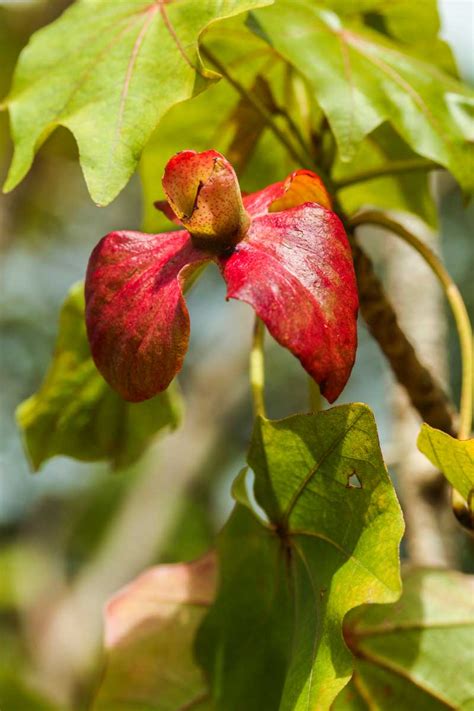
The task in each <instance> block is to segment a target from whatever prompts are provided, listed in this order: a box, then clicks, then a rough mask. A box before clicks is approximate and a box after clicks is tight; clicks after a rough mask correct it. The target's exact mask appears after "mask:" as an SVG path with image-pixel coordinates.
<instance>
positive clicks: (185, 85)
mask: <svg viewBox="0 0 474 711" xmlns="http://www.w3.org/2000/svg"><path fill="white" fill-rule="evenodd" d="M269 2H272V0H199V2H196V0H178V1H177V2H176V1H174V2H173V1H172V2H162V1H161V0H160V1H159V2H151V1H150V0H120V1H119V2H111V1H110V0H78V1H77V2H75V3H74V4H73V5H72V6H71V7H70V8H68V9H67V10H66V11H65V12H64V13H63V15H62V16H61V17H60V18H59V19H58V20H56V22H54V23H52V24H51V25H49V26H47V27H45V28H43V29H41V30H40V31H39V32H37V33H36V34H35V35H33V37H32V39H31V40H30V42H29V44H28V45H27V46H26V47H25V49H24V50H23V52H22V53H21V56H20V59H19V62H18V65H17V68H16V71H15V75H14V80H13V86H12V90H11V92H10V95H9V97H8V99H7V102H6V104H7V106H8V108H9V111H10V119H11V132H12V137H13V141H14V144H15V152H14V156H13V161H12V165H11V168H10V172H9V175H8V178H7V181H6V183H5V190H11V189H12V188H14V187H15V186H16V185H17V184H18V183H19V182H20V180H22V178H23V177H24V176H25V174H26V173H27V172H28V170H29V168H30V166H31V163H32V161H33V156H34V154H35V152H36V151H37V150H38V148H39V147H40V146H41V144H42V143H43V142H44V140H45V139H46V138H47V137H48V136H49V134H50V133H51V132H52V131H53V130H54V129H55V128H56V126H59V125H61V126H65V127H66V128H68V129H69V130H70V131H72V133H73V134H74V136H75V138H76V141H77V144H78V147H79V155H80V161H81V165H82V168H83V171H84V175H85V178H86V181H87V185H88V187H89V191H90V193H91V196H92V198H93V199H94V200H95V201H96V202H97V203H98V204H100V205H106V204H107V203H109V202H110V201H111V200H113V198H114V197H115V196H116V195H117V194H118V193H119V192H120V190H121V189H122V188H123V187H124V185H125V184H126V183H127V181H128V179H129V178H130V176H131V175H132V173H133V171H134V170H135V167H136V165H137V161H138V159H139V158H140V154H141V152H142V150H143V148H144V146H145V144H146V143H147V141H148V139H149V138H150V136H151V134H152V132H153V130H154V129H155V127H156V126H157V124H158V122H159V121H160V119H161V117H162V116H163V115H164V114H165V112H166V111H168V109H170V108H171V107H172V106H173V105H174V104H176V103H178V102H180V101H184V100H185V99H189V98H190V97H192V96H194V95H195V94H198V93H199V92H200V91H202V90H203V89H204V88H206V86H208V85H209V83H210V82H211V81H213V80H215V79H216V78H218V75H216V74H214V73H213V72H209V71H208V70H206V69H205V68H204V66H203V63H202V61H201V58H200V55H199V48H198V45H199V38H200V35H201V33H202V32H203V30H204V29H205V28H206V27H208V26H209V25H210V24H211V23H212V22H215V21H216V20H219V19H221V18H225V17H230V16H233V15H237V14H239V13H241V12H245V11H247V10H249V9H251V8H255V7H260V6H262V5H267V4H269Z"/></svg>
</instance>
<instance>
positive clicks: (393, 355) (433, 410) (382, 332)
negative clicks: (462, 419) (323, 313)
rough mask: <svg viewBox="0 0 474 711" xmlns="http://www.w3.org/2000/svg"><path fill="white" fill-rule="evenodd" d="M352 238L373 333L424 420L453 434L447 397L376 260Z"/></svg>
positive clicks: (363, 301)
mask: <svg viewBox="0 0 474 711" xmlns="http://www.w3.org/2000/svg"><path fill="white" fill-rule="evenodd" d="M350 239H351V247H352V253H353V257H354V266H355V270H356V276H357V283H358V287H359V299H360V311H361V314H362V317H363V318H364V320H365V322H366V323H367V326H368V328H369V331H370V333H371V334H372V336H373V337H374V338H375V340H376V341H377V343H378V344H379V346H380V348H381V350H382V352H383V354H384V355H385V357H386V358H387V360H388V361H389V363H390V367H391V368H392V370H393V372H394V374H395V377H396V378H397V380H398V382H399V383H400V384H401V385H403V387H404V388H405V390H406V391H407V394H408V396H409V398H410V401H411V403H412V405H413V407H414V408H415V409H416V410H417V411H418V413H419V414H420V416H421V418H422V419H423V420H424V421H425V422H427V423H428V424H429V425H431V426H432V427H436V428H437V429H440V430H443V432H447V433H448V434H451V435H453V434H454V425H453V416H452V413H451V410H450V406H449V401H448V398H447V396H446V394H445V393H444V391H443V389H442V388H441V386H440V385H439V384H438V383H437V382H436V380H435V379H434V378H433V376H432V375H431V373H430V372H429V370H428V369H427V368H425V366H424V365H423V364H422V363H421V362H420V361H419V360H418V356H417V354H416V352H415V349H414V348H413V346H412V344H411V343H410V341H409V340H408V338H407V337H406V336H405V334H404V332H403V331H402V329H401V328H400V326H399V324H398V319H397V315H396V313H395V311H394V310H393V307H392V305H391V303H390V302H389V300H388V299H387V297H386V295H385V291H384V289H383V286H382V284H381V282H380V280H379V278H378V277H377V275H376V274H375V271H374V266H373V264H372V260H371V259H370V257H369V256H368V255H367V254H366V253H365V252H364V250H363V249H362V248H361V246H360V245H359V244H358V242H357V241H356V239H355V237H354V235H353V234H352V235H351V237H350Z"/></svg>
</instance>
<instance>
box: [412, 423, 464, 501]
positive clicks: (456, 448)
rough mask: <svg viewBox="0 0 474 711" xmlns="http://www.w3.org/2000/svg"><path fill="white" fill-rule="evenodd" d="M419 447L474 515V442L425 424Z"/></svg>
mask: <svg viewBox="0 0 474 711" xmlns="http://www.w3.org/2000/svg"><path fill="white" fill-rule="evenodd" d="M417 445H418V449H419V450H420V452H423V454H424V455H425V456H426V457H428V459H429V460H430V462H431V463H432V464H434V466H435V467H437V468H438V469H439V470H440V471H442V472H443V474H444V476H445V477H446V479H447V480H448V481H449V483H450V484H451V486H452V487H454V488H455V489H456V490H457V491H459V493H460V494H461V496H462V497H463V498H464V499H465V500H466V501H467V502H468V505H469V509H470V510H471V512H472V513H474V439H456V438H455V437H451V436H450V435H448V434H446V432H441V430H436V429H434V428H433V427H430V426H429V425H427V424H426V423H423V425H422V426H421V431H420V434H419V435H418V442H417Z"/></svg>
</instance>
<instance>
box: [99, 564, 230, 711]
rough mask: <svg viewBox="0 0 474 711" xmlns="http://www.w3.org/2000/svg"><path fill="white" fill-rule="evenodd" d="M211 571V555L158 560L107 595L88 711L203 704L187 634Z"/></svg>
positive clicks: (206, 601) (203, 602) (180, 709)
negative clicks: (100, 659)
mask: <svg viewBox="0 0 474 711" xmlns="http://www.w3.org/2000/svg"><path fill="white" fill-rule="evenodd" d="M215 578H216V565H215V558H214V556H213V555H212V554H210V555H207V556H205V557H204V558H201V559H199V560H197V561H195V562H193V563H175V564H172V565H158V566H155V567H154V568H150V569H149V570H147V571H145V572H144V573H142V574H141V575H140V576H139V577H138V578H136V580H134V581H133V582H132V583H130V584H129V585H127V586H126V587H125V588H124V589H123V590H121V591H119V592H118V593H117V594H116V595H115V596H114V597H113V598H112V599H111V600H110V601H109V602H108V604H107V607H106V610H105V644H106V651H107V661H106V667H105V671H104V674H103V676H102V680H101V684H100V688H99V691H98V694H97V698H96V700H95V703H94V704H93V707H92V709H93V711H184V710H185V709H193V711H211V708H212V706H211V701H210V698H209V690H208V686H207V683H206V680H205V678H204V676H203V674H202V671H201V670H200V669H199V667H198V666H197V664H196V662H195V660H194V658H193V639H194V635H195V633H196V629H197V627H198V625H199V624H200V622H201V620H202V617H203V615H204V614H205V612H206V610H207V608H208V606H209V605H210V604H211V602H212V600H213V597H214V588H215Z"/></svg>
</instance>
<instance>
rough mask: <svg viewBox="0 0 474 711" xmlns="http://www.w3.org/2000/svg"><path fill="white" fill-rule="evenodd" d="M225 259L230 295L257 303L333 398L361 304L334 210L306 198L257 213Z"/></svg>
mask: <svg viewBox="0 0 474 711" xmlns="http://www.w3.org/2000/svg"><path fill="white" fill-rule="evenodd" d="M272 187H273V186H272ZM220 264H221V269H222V273H223V276H224V279H225V281H226V282H227V287H228V290H227V296H228V298H234V299H240V300H241V301H245V302H247V303H249V304H251V305H252V306H253V308H254V309H255V311H256V312H257V314H258V316H259V317H260V318H261V319H262V321H264V323H265V324H266V326H267V328H268V330H269V331H270V333H271V334H272V336H273V337H274V338H275V339H276V340H277V341H278V342H279V343H280V344H281V345H282V346H285V347H286V348H288V349H289V350H290V351H291V352H292V353H293V354H294V355H295V356H297V357H298V358H299V360H300V361H301V363H302V365H303V367H304V368H305V369H306V370H307V371H308V373H309V374H310V375H311V376H312V377H313V378H314V379H315V380H316V381H317V382H318V383H319V384H320V387H321V392H322V393H323V395H324V396H325V397H326V399H327V400H329V402H333V401H334V400H335V399H336V398H337V397H338V395H339V394H340V393H341V391H342V389H343V387H344V385H345V384H346V382H347V379H348V378H349V375H350V372H351V369H352V366H353V364H354V359H355V351H356V345H357V331H356V315H357V306H358V299H357V288H356V281H355V275H354V268H353V264H352V258H351V251H350V247H349V243H348V241H347V237H346V234H345V232H344V228H343V226H342V224H341V222H340V220H339V218H338V217H337V216H336V215H335V213H333V212H331V211H330V210H327V209H326V208H324V207H321V206H319V205H315V204H314V203H306V204H304V205H301V206H298V207H295V208H292V209H289V210H286V211H284V212H276V213H273V214H268V215H265V216H263V217H260V218H257V219H254V220H253V222H252V225H251V227H250V230H249V232H248V236H247V238H246V239H245V240H243V241H242V242H240V243H239V244H238V245H237V246H236V247H235V250H234V252H233V253H232V254H231V255H230V256H228V257H221V258H220Z"/></svg>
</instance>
